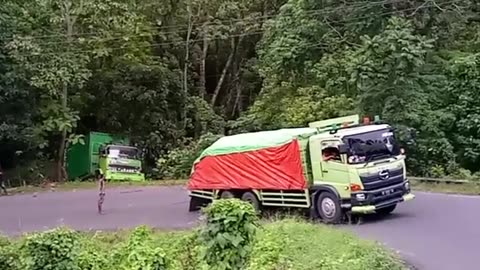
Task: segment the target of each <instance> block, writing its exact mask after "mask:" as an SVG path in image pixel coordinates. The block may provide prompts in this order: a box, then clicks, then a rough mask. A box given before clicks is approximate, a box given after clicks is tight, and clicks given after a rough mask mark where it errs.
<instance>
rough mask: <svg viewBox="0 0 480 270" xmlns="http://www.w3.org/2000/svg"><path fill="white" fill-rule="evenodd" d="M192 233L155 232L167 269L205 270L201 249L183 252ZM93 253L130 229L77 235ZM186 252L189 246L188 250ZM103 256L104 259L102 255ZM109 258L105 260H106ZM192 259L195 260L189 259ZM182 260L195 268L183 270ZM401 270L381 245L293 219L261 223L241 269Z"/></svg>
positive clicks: (109, 247)
mask: <svg viewBox="0 0 480 270" xmlns="http://www.w3.org/2000/svg"><path fill="white" fill-rule="evenodd" d="M194 233H195V231H174V232H166V231H161V230H155V231H154V234H153V243H154V246H153V247H154V248H157V247H158V248H161V249H162V251H163V252H164V253H165V256H166V258H168V260H169V261H171V263H172V265H171V267H170V268H168V269H178V270H180V269H208V267H207V268H205V267H206V266H205V265H203V263H202V262H201V261H200V260H199V259H198V258H199V257H198V255H199V254H201V252H202V250H203V247H202V246H201V245H198V244H197V245H194V247H193V249H195V250H196V251H194V252H193V253H189V252H190V251H191V250H189V249H188V246H189V245H192V244H191V243H192V242H187V241H191V240H189V239H192V236H194ZM82 234H83V235H84V237H85V238H84V239H86V241H87V242H88V243H92V244H93V246H95V250H97V251H96V252H95V253H96V254H109V253H111V252H112V251H113V250H115V248H116V247H118V246H121V245H122V244H123V243H125V242H126V241H127V239H128V236H129V234H130V231H129V230H121V231H116V232H112V231H110V232H87V233H82ZM190 248H191V247H190ZM101 256H103V255H101ZM106 256H108V255H106ZM192 256H193V257H196V258H197V259H195V258H192ZM187 261H191V262H192V261H193V262H194V263H195V266H193V268H192V265H190V268H185V266H184V264H185V263H188V262H187ZM287 269H288V270H317V269H326V270H329V269H331V270H334V269H335V270H342V269H345V270H347V269H348V270H367V269H375V270H387V269H388V270H401V269H409V268H408V267H407V266H405V265H404V264H403V263H402V261H401V260H400V259H398V258H397V257H396V256H395V255H393V254H392V253H390V252H388V251H387V250H385V249H383V248H382V247H381V246H380V245H378V244H376V243H374V242H370V241H366V240H360V239H358V238H357V237H356V236H354V235H353V234H352V233H350V232H346V231H344V230H339V229H334V228H332V227H329V226H326V225H322V224H313V223H308V222H305V221H301V220H298V219H284V220H276V221H272V222H269V223H267V224H264V225H263V226H262V227H261V228H260V229H259V231H258V233H257V240H256V243H255V246H254V248H253V251H252V257H251V261H250V265H249V267H248V268H247V269H245V270H287Z"/></svg>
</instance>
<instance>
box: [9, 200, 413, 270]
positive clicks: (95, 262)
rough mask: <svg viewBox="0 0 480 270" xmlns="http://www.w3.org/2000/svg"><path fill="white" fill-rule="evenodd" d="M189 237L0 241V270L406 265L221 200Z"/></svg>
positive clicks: (352, 240) (65, 232)
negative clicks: (261, 218) (261, 217)
mask: <svg viewBox="0 0 480 270" xmlns="http://www.w3.org/2000/svg"><path fill="white" fill-rule="evenodd" d="M205 217H206V222H205V224H203V225H202V226H201V227H199V228H197V229H195V230H192V231H178V232H162V231H155V230H152V229H150V228H147V227H144V226H142V227H138V228H136V229H134V230H133V231H119V232H88V233H85V232H75V231H72V230H69V229H68V228H58V229H55V230H52V231H47V232H43V233H33V234H29V235H25V236H23V237H21V238H19V239H7V238H4V239H1V240H0V269H5V270H7V269H8V270H20V269H21V270H37V269H38V270H40V269H42V270H45V269H50V270H60V269H78V270H97V269H98V270H100V269H102V270H109V269H111V270H114V269H115V270H116V269H125V270H145V269H152V270H154V269H155V270H161V269H178V270H187V269H191V270H197V269H205V270H206V269H218V270H220V269H222V270H241V269H242V270H243V269H249V270H250V269H251V270H280V269H283V270H287V269H291V270H294V269H295V270H297V269H298V270H310V269H311V270H314V269H315V270H316V269H332V270H333V269H335V270H337V269H349V270H356V269H358V270H363V269H376V270H383V269H385V270H396V269H406V266H404V265H403V264H402V262H401V261H400V260H399V259H398V258H396V257H395V256H394V255H392V254H390V253H389V252H387V251H385V250H384V249H382V248H381V247H380V246H379V245H377V244H375V243H372V242H368V241H363V240H359V239H357V238H356V237H355V236H353V235H352V234H351V233H347V232H344V231H341V230H336V229H333V228H331V227H327V226H322V225H318V224H310V223H306V222H304V221H298V220H294V219H285V220H274V221H272V222H269V223H267V224H260V223H259V221H258V219H257V216H256V214H255V212H254V210H253V208H252V207H251V205H250V204H248V203H245V202H242V201H239V200H235V199H233V200H220V201H216V202H215V203H213V204H212V205H211V206H209V207H208V208H207V209H206V210H205Z"/></svg>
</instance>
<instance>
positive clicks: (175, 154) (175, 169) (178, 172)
mask: <svg viewBox="0 0 480 270" xmlns="http://www.w3.org/2000/svg"><path fill="white" fill-rule="evenodd" d="M222 136H223V135H214V134H211V133H207V134H205V135H203V136H202V137H200V139H199V140H198V141H195V142H193V141H186V142H185V143H184V146H182V147H179V148H176V149H174V150H172V151H170V152H169V153H168V154H167V155H166V156H164V157H162V158H160V159H159V160H158V161H157V170H158V173H159V176H160V177H164V178H176V179H178V178H186V177H188V175H190V171H191V169H192V165H193V162H194V161H195V160H196V159H197V158H198V157H199V156H200V154H201V153H202V152H203V150H205V149H206V148H207V147H209V146H210V145H211V144H212V143H214V142H215V141H216V140H218V139H219V138H221V137H222Z"/></svg>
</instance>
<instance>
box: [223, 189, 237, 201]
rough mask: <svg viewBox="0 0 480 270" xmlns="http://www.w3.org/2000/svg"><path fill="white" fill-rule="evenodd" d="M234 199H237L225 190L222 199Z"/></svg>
mask: <svg viewBox="0 0 480 270" xmlns="http://www.w3.org/2000/svg"><path fill="white" fill-rule="evenodd" d="M233 198H235V195H233V193H232V192H231V191H228V190H224V191H222V193H221V194H220V199H233Z"/></svg>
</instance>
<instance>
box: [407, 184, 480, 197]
mask: <svg viewBox="0 0 480 270" xmlns="http://www.w3.org/2000/svg"><path fill="white" fill-rule="evenodd" d="M412 189H413V190H414V191H427V192H437V193H447V194H465V195H480V183H477V182H473V183H464V184H455V183H450V184H446V183H432V182H420V181H412Z"/></svg>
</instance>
